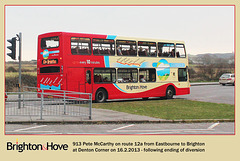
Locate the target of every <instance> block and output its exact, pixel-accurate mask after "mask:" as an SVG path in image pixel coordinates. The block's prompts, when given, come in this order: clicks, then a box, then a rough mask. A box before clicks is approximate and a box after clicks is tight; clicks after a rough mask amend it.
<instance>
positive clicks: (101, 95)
mask: <svg viewBox="0 0 240 161" xmlns="http://www.w3.org/2000/svg"><path fill="white" fill-rule="evenodd" d="M106 99H107V93H106V91H105V90H103V89H99V90H97V92H96V95H95V101H96V102H97V103H103V102H105V101H106Z"/></svg>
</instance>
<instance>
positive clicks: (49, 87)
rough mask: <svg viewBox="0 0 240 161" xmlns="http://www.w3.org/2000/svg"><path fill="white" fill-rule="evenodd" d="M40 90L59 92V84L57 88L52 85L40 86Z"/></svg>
mask: <svg viewBox="0 0 240 161" xmlns="http://www.w3.org/2000/svg"><path fill="white" fill-rule="evenodd" d="M40 88H41V89H53V90H60V89H61V87H60V84H59V86H54V85H52V86H49V85H43V84H40Z"/></svg>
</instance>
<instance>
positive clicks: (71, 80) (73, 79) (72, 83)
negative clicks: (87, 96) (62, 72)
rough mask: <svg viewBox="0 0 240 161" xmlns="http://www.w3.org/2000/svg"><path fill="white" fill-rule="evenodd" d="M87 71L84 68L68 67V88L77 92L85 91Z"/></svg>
mask: <svg viewBox="0 0 240 161" xmlns="http://www.w3.org/2000/svg"><path fill="white" fill-rule="evenodd" d="M84 76H85V71H84V68H68V71H67V90H68V91H75V92H83V93H84V92H85V79H84Z"/></svg>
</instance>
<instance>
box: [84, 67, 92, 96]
mask: <svg viewBox="0 0 240 161" xmlns="http://www.w3.org/2000/svg"><path fill="white" fill-rule="evenodd" d="M92 83H93V80H92V69H91V68H85V92H86V93H92Z"/></svg>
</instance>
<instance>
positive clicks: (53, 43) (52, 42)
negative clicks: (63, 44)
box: [41, 36, 59, 49]
mask: <svg viewBox="0 0 240 161" xmlns="http://www.w3.org/2000/svg"><path fill="white" fill-rule="evenodd" d="M58 46H59V37H58V36H55V37H47V38H42V40H41V48H42V49H48V48H57V47H58Z"/></svg>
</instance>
